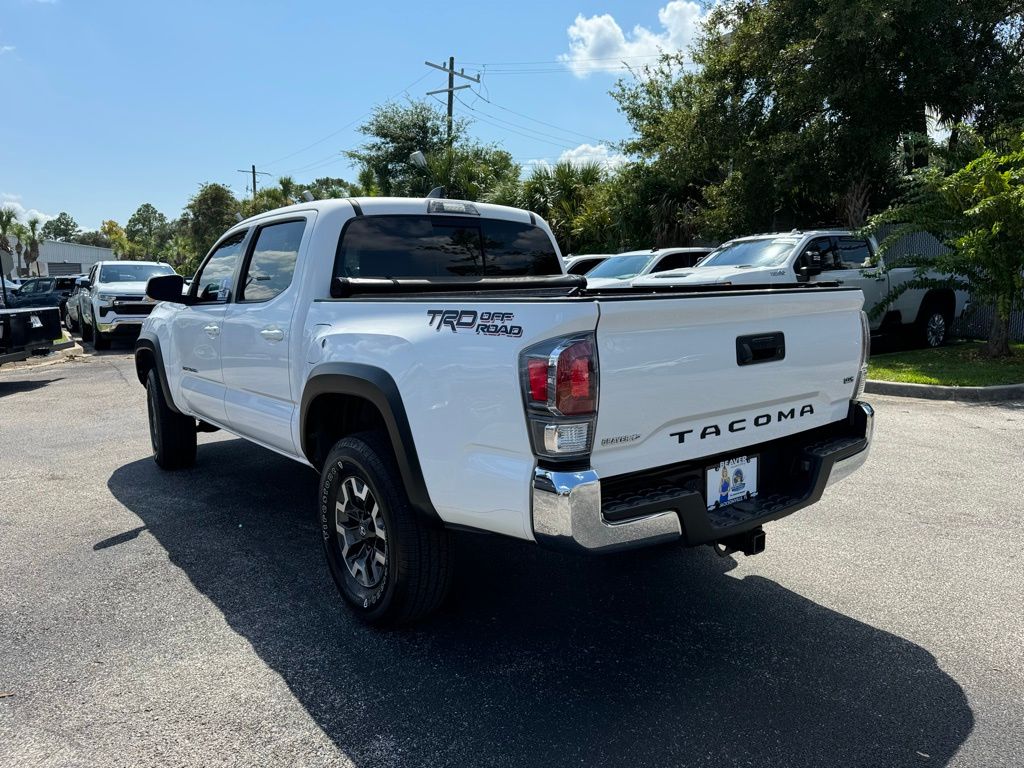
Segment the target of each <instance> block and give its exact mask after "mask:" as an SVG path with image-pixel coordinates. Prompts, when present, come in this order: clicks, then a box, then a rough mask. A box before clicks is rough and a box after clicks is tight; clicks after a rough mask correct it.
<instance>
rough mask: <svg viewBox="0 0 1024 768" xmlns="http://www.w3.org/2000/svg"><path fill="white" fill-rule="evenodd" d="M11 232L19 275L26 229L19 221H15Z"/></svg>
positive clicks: (26, 235)
mask: <svg viewBox="0 0 1024 768" xmlns="http://www.w3.org/2000/svg"><path fill="white" fill-rule="evenodd" d="M11 234H12V235H14V250H15V252H17V254H18V277H21V275H22V267H21V255H22V253H24V252H25V244H26V243H27V242H28V229H27V228H26V227H25V225H24V224H22V223H21V222H20V221H15V222H14V224H13V225H12V226H11Z"/></svg>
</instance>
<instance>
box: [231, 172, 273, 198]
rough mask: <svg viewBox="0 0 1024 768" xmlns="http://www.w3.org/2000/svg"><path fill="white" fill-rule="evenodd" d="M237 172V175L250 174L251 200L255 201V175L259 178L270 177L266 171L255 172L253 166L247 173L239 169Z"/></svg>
mask: <svg viewBox="0 0 1024 768" xmlns="http://www.w3.org/2000/svg"><path fill="white" fill-rule="evenodd" d="M238 172H239V173H246V174H248V173H252V199H253V200H255V199H256V176H257V175H259V176H270V174H269V173H267V172H266V171H257V170H256V166H255V165H254V166H252V167H251V169H250V170H248V171H243V170H242V169H241V168H239V169H238Z"/></svg>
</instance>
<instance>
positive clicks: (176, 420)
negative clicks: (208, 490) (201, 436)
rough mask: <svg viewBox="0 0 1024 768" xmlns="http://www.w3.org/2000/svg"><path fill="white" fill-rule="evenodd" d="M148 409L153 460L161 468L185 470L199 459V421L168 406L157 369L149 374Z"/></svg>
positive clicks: (147, 377) (147, 379)
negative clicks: (197, 444) (197, 429)
mask: <svg viewBox="0 0 1024 768" xmlns="http://www.w3.org/2000/svg"><path fill="white" fill-rule="evenodd" d="M146 409H147V410H148V411H149V440H150V443H151V444H152V446H153V460H154V461H156V463H157V466H159V467H160V468H161V469H184V468H186V467H191V466H192V465H193V464H194V463H195V461H196V420H195V419H193V418H192V417H191V416H186V415H185V414H183V413H175V412H174V411H172V410H171V408H170V406H168V405H167V399H166V398H165V397H164V391H163V389H162V388H161V387H160V378H159V376H158V375H157V372H156V369H155V368H154V369H153V370H151V371H150V372H149V375H147V376H146Z"/></svg>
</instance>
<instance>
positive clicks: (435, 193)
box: [427, 187, 445, 199]
mask: <svg viewBox="0 0 1024 768" xmlns="http://www.w3.org/2000/svg"><path fill="white" fill-rule="evenodd" d="M431 197H439V198H443V197H445V194H444V187H434V188H433V189H432V190H430V191H429V192H427V199H430V198H431Z"/></svg>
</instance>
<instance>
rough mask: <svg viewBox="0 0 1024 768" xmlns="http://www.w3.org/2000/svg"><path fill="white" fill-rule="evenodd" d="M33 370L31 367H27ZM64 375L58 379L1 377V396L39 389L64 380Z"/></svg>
mask: <svg viewBox="0 0 1024 768" xmlns="http://www.w3.org/2000/svg"><path fill="white" fill-rule="evenodd" d="M27 370H28V371H31V369H27ZM63 378H64V377H63V376H61V377H60V378H57V379H14V378H8V379H0V397H5V396H7V395H16V394H19V393H21V392H34V391H35V390H37V389H42V388H43V387H45V386H46V385H47V384H53V382H55V381H62V380H63Z"/></svg>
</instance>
